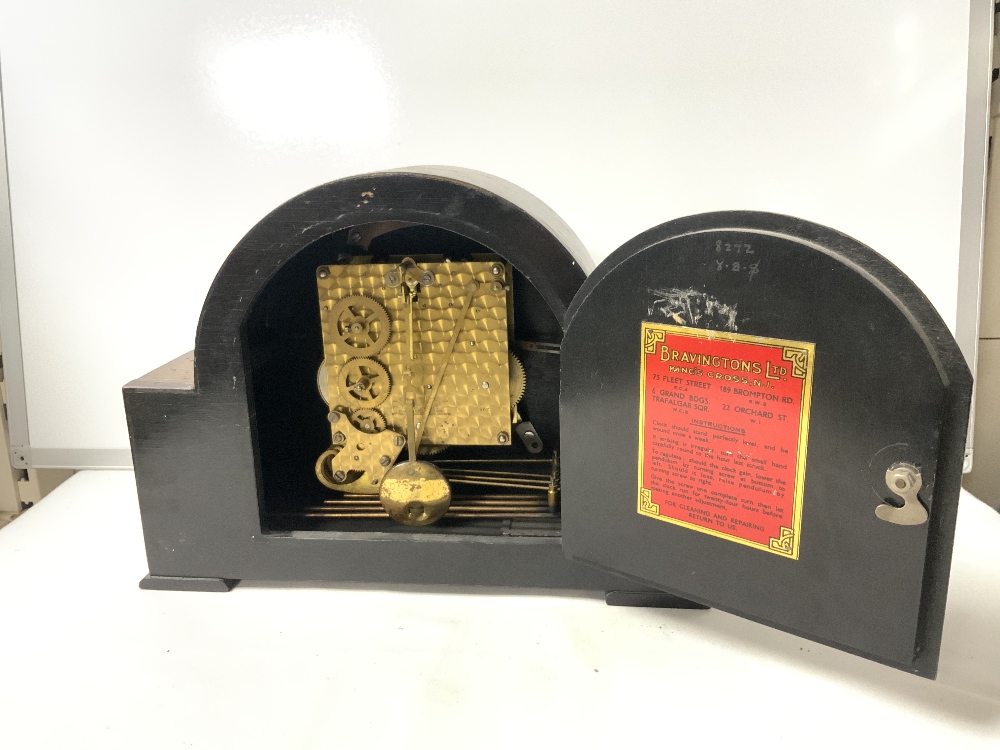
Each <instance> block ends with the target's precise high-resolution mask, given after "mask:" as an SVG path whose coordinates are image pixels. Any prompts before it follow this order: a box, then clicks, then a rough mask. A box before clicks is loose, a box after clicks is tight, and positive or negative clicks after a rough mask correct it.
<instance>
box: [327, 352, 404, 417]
mask: <svg viewBox="0 0 1000 750" xmlns="http://www.w3.org/2000/svg"><path fill="white" fill-rule="evenodd" d="M337 385H338V386H339V387H340V396H341V398H342V399H344V400H346V401H347V402H348V403H349V404H351V405H352V406H355V407H363V408H366V409H371V408H373V407H376V406H378V405H379V404H381V403H382V402H383V401H385V400H386V399H387V398H388V397H389V389H390V388H391V385H392V384H391V382H390V380H389V371H388V370H387V369H385V365H383V364H382V363H381V362H379V361H378V360H375V359H368V358H359V359H352V360H350V361H349V362H348V363H347V364H345V365H344V366H343V367H341V368H340V372H339V373H337Z"/></svg>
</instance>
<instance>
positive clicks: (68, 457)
mask: <svg viewBox="0 0 1000 750" xmlns="http://www.w3.org/2000/svg"><path fill="white" fill-rule="evenodd" d="M993 31H994V10H993V2H992V1H991V0H970V4H969V45H968V52H969V60H968V74H967V75H968V78H967V88H966V106H965V146H964V158H963V170H962V218H961V230H960V236H959V264H958V290H959V296H958V306H957V311H956V325H955V338H956V339H957V340H958V343H959V346H960V347H961V349H962V353H963V354H964V355H965V358H966V360H967V362H968V364H969V368H970V369H971V370H972V371H973V372H975V371H976V364H977V360H978V347H979V340H978V339H979V306H980V294H981V279H982V259H983V236H984V227H985V208H986V166H987V156H988V153H987V147H988V139H989V106H990V88H991V84H992V58H993ZM16 270H17V269H16V261H15V255H14V237H13V226H12V220H11V208H10V187H9V179H8V171H7V140H6V130H5V128H4V125H3V84H2V71H0V338H2V339H3V342H4V353H3V359H4V362H3V366H4V372H5V377H6V381H7V407H8V420H9V426H10V442H11V449H10V458H11V463H12V464H13V466H15V467H17V468H29V467H34V468H74V469H83V468H117V469H127V468H130V467H131V464H132V461H131V453H130V452H129V451H128V450H127V449H83V448H81V449H34V450H32V448H31V440H30V436H29V433H28V412H27V398H26V393H25V384H24V366H23V361H22V350H21V329H20V318H19V315H18V305H17V273H16ZM974 418H975V395H974V394H973V415H972V419H970V421H969V435H968V441H967V444H966V453H965V470H966V471H970V470H971V469H972V455H973V421H974Z"/></svg>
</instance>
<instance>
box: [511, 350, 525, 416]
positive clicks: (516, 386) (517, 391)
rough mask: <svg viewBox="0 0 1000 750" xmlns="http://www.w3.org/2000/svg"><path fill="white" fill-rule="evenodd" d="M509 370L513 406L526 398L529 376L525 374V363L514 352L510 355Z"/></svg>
mask: <svg viewBox="0 0 1000 750" xmlns="http://www.w3.org/2000/svg"><path fill="white" fill-rule="evenodd" d="M507 370H508V372H509V375H510V403H511V406H513V405H515V404H517V403H518V402H519V401H520V400H521V399H522V398H524V388H525V386H526V385H527V378H526V377H525V374H524V365H522V364H521V360H519V359H518V358H517V357H515V356H514V355H513V354H511V355H510V359H509V361H508V363H507Z"/></svg>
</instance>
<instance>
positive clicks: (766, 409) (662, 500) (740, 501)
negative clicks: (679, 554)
mask: <svg viewBox="0 0 1000 750" xmlns="http://www.w3.org/2000/svg"><path fill="white" fill-rule="evenodd" d="M642 343H643V355H642V375H641V381H640V382H641V386H642V395H641V397H640V407H639V509H638V510H639V513H640V514H641V515H644V516H649V517H651V518H656V519H659V520H661V521H666V522H668V523H673V524H677V525H679V526H684V527H686V528H689V529H693V530H695V531H701V532H704V533H706V534H711V535H713V536H716V537H720V538H722V539H728V540H730V541H734V542H738V543H740V544H745V545H748V546H750V547H755V548H757V549H761V550H765V551H767V552H773V553H774V554H777V555H781V556H783V557H789V558H792V559H796V560H797V559H798V557H799V541H800V531H801V526H802V490H803V485H804V482H805V468H806V447H807V440H808V430H809V403H810V397H811V395H812V372H813V362H814V358H815V351H814V347H813V345H812V344H809V343H805V342H801V341H784V340H780V339H769V338H762V337H759V336H745V335H742V334H736V333H725V332H721V331H705V330H700V329H693V328H683V327H680V326H672V325H663V324H660V323H643V324H642Z"/></svg>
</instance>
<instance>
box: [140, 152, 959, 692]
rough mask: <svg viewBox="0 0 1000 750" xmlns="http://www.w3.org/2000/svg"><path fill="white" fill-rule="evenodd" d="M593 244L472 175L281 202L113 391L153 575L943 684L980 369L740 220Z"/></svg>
mask: <svg viewBox="0 0 1000 750" xmlns="http://www.w3.org/2000/svg"><path fill="white" fill-rule="evenodd" d="M585 257H586V254H585V251H583V250H582V247H581V246H580V243H579V241H578V240H577V239H576V237H575V236H574V235H573V233H572V231H570V230H569V228H568V227H566V225H565V224H564V223H563V222H562V221H561V220H560V219H559V218H558V217H557V216H556V215H555V214H554V213H553V212H552V211H551V210H550V209H548V208H547V207H546V206H545V205H544V204H542V203H541V202H540V201H538V200H537V199H535V198H533V197H532V196H530V195H529V194H527V193H526V192H524V191H523V190H521V189H519V188H517V187H516V186H514V185H511V184H510V183H507V182H504V181H502V180H499V179H497V178H494V177H491V176H489V175H484V174H482V173H477V172H472V171H469V170H461V169H451V168H437V167H434V168H415V169H406V170H399V171H390V172H382V173H377V174H369V175H361V176H357V177H351V178H347V179H343V180H338V181H336V182H332V183H329V184H327V185H322V186H320V187H317V188H314V189H313V190H309V191H307V192H305V193H303V194H302V195H299V196H297V197H295V198H293V199H291V200H290V201H288V202H287V203H285V204H284V205H282V206H280V207H278V208H277V209H275V210H274V212H272V213H271V214H269V215H268V216H267V217H265V218H264V219H262V220H261V222H260V223H259V224H257V226H255V227H254V228H253V229H252V230H250V232H249V233H248V234H247V235H246V237H244V238H243V240H241V241H240V243H239V244H238V245H237V246H236V248H235V249H234V250H233V251H232V253H231V254H230V255H229V257H228V258H227V260H226V261H225V263H224V264H223V266H222V268H221V269H220V271H219V274H218V276H217V277H216V279H215V282H214V283H213V285H212V288H211V290H210V292H209V294H208V297H207V299H206V301H205V305H204V308H203V310H202V315H201V319H200V321H199V324H198V330H197V333H196V340H195V348H194V351H193V352H190V353H188V354H187V355H184V356H182V357H180V358H178V359H177V360H174V361H173V362H170V363H168V364H166V365H164V366H163V367H161V368H159V369H158V370H155V371H153V372H152V373H149V374H148V375H146V376H144V377H142V378H140V379H138V380H135V381H133V382H132V383H129V384H128V385H127V386H125V389H124V395H125V406H126V413H127V416H128V422H129V432H130V436H131V440H132V453H133V461H134V465H135V471H136V483H137V486H138V492H139V504H140V510H141V515H142V524H143V532H144V535H145V543H146V552H147V557H148V561H149V576H147V577H146V578H145V579H143V581H142V584H141V585H142V586H143V587H144V588H158V589H183V590H209V591H211V590H216V591H224V590H228V589H229V588H231V587H232V586H233V585H235V583H236V582H238V581H239V580H241V579H256V580H272V581H273V580H277V581H293V580H304V581H355V582H367V583H372V584H380V583H424V584H435V585H449V584H460V585H488V586H510V587H541V588H549V589H558V588H570V589H592V590H603V591H606V592H607V601H608V602H609V603H611V604H628V605H637V606H675V607H708V606H710V607H717V608H720V609H723V610H726V611H729V612H733V613H735V614H738V615H741V616H743V617H747V618H750V619H753V620H756V621H759V622H762V623H765V624H768V625H771V626H774V627H777V628H780V629H782V630H786V631H789V632H792V633H796V634H798V635H801V636H803V637H805V638H810V639H812V640H816V641H819V642H822V643H826V644H829V645H832V646H835V647H837V648H841V649H844V650H847V651H850V652H852V653H855V654H858V655H860V656H863V657H866V658H869V659H873V660H875V661H878V662H881V663H884V664H888V665H890V666H893V667H896V668H899V669H903V670H906V671H910V672H913V673H916V674H918V675H922V676H925V677H933V676H934V675H935V674H936V670H937V660H938V651H939V645H940V640H941V631H942V624H943V617H944V604H945V598H946V593H947V585H948V573H949V566H950V560H951V547H952V539H953V536H954V528H955V519H956V512H957V506H958V496H959V488H960V480H961V471H962V457H963V451H964V439H965V430H966V425H967V419H968V412H969V402H970V392H971V376H970V374H969V370H968V368H967V366H966V364H965V361H964V359H963V358H962V355H961V353H960V351H959V349H958V346H957V345H956V343H955V341H954V339H953V337H952V335H951V334H950V332H949V331H948V329H947V327H946V326H945V324H944V323H943V322H942V320H941V318H940V317H939V316H938V314H937V313H936V312H935V310H934V309H933V307H932V306H931V304H930V303H929V302H928V300H927V299H926V298H925V297H924V295H923V294H922V293H921V292H920V291H919V290H918V289H917V288H916V287H915V286H914V285H913V284H912V282H910V281H909V279H907V278H906V277H905V276H904V275H903V274H902V273H901V272H900V271H899V270H898V269H896V268H895V267H894V266H892V265H891V264H890V263H889V262H888V261H886V260H885V259H884V258H882V257H881V256H880V255H878V254H877V253H876V252H874V251H873V250H871V249H869V248H867V247H865V246H864V245H862V244H860V243H858V242H856V241H854V240H852V239H851V238H849V237H846V236H844V235H842V234H840V233H838V232H836V231H834V230H831V229H828V228H826V227H822V226H818V225H815V224H811V223H809V222H806V221H801V220H798V219H794V218H791V217H787V216H779V215H774V214H766V213H758V212H722V213H711V214H702V215H699V216H693V217H688V218H684V219H678V220H675V221H671V222H669V223H667V224H663V225H661V226H659V227H656V228H654V229H651V230H649V231H647V232H645V233H643V234H642V235H640V236H638V237H636V238H635V239H633V240H631V241H629V242H628V243H626V244H625V245H624V246H623V247H622V248H620V249H619V250H617V251H616V252H615V253H613V254H612V255H611V256H609V257H608V258H607V259H606V260H605V261H604V262H603V263H601V264H600V266H599V267H598V268H597V269H596V270H595V271H594V272H593V273H591V274H590V275H589V277H588V276H587V275H586V274H585V272H584V271H583V269H582V268H581V266H580V261H581V259H583V258H585Z"/></svg>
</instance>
